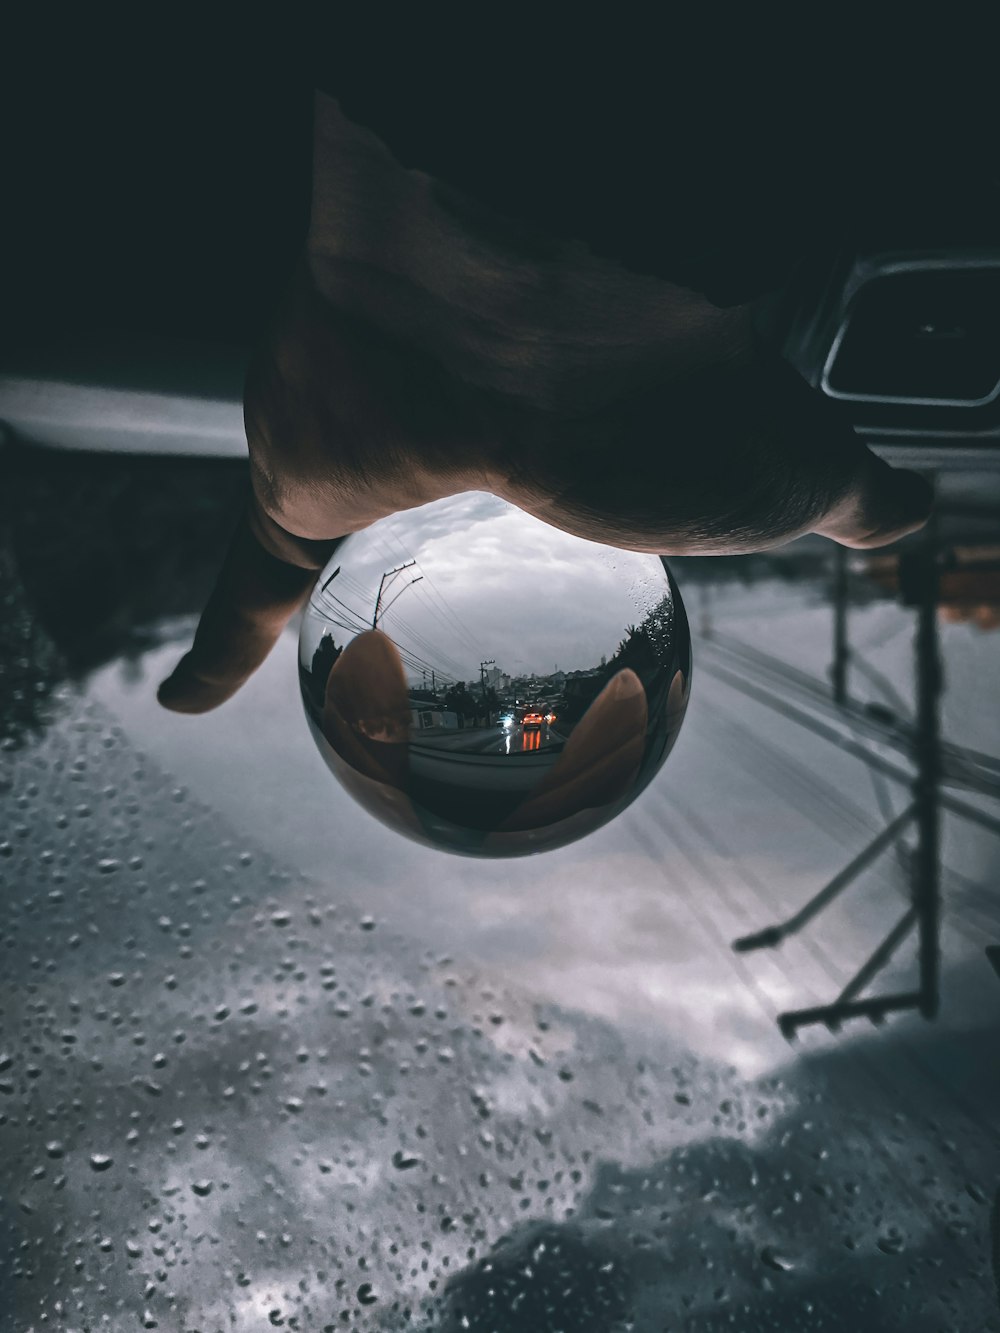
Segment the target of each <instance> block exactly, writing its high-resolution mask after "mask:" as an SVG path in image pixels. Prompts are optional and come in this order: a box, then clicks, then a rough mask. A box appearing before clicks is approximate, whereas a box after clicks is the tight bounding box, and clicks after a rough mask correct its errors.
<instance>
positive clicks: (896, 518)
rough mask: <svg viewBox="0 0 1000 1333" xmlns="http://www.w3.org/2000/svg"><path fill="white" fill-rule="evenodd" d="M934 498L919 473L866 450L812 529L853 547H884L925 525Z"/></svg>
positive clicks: (868, 548)
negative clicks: (843, 491)
mask: <svg viewBox="0 0 1000 1333" xmlns="http://www.w3.org/2000/svg"><path fill="white" fill-rule="evenodd" d="M933 499H934V489H933V487H932V486H931V483H930V482H929V481H928V480H927V479H926V478H925V477H922V476H921V475H920V473H919V472H910V471H908V470H907V469H904V468H893V467H890V466H889V465H888V464H887V463H885V462H883V461H882V459H880V458H877V457H876V456H875V454H873V453H872V452H871V450H870V449H865V450H864V451H863V454H862V455H861V457H860V458H859V459H858V462H857V465H856V467H855V469H854V471H853V473H852V475H851V478H850V481H849V484H848V488H847V490H846V492H845V493H844V495H843V496H842V497H841V498H840V499H839V500H838V501H837V503H836V504H835V505H834V506H833V507H832V508H831V509H830V510H828V511H827V513H826V514H825V515H824V517H823V519H822V520H821V522H820V523H818V524H817V525H816V528H815V529H814V530H815V531H816V532H818V533H820V534H821V535H822V536H824V537H830V538H832V539H833V540H834V541H835V542H839V543H840V544H841V545H842V546H849V547H853V548H854V549H856V550H870V549H871V548H873V547H876V546H887V545H888V544H889V543H890V542H894V541H897V540H898V539H899V538H900V537H905V536H906V535H907V534H908V533H911V532H916V531H918V530H919V529H920V528H922V527H923V526H924V524H925V523H926V522H927V519H928V517H929V516H930V511H931V504H932V502H933Z"/></svg>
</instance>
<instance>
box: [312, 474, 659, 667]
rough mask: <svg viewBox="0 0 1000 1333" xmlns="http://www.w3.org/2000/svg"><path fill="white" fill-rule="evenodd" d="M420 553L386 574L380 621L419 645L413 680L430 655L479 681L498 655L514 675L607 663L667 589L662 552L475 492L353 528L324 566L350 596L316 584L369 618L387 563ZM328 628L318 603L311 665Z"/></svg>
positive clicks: (403, 643)
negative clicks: (628, 547)
mask: <svg viewBox="0 0 1000 1333" xmlns="http://www.w3.org/2000/svg"><path fill="white" fill-rule="evenodd" d="M412 559H416V561H417V564H416V565H415V566H414V567H413V568H411V569H406V570H403V571H402V573H399V574H397V575H395V576H394V578H393V579H392V580H391V582H390V581H389V580H387V581H386V586H385V588H384V591H383V595H382V603H381V605H382V608H383V614H382V615H381V616H380V620H379V627H380V628H381V629H383V630H385V632H386V633H387V634H389V635H391V637H392V638H393V639H394V640H395V641H396V642H397V644H398V645H399V647H400V648H401V650H403V652H404V655H406V656H408V658H409V660H408V662H407V667H408V673H409V675H410V678H411V680H413V679H419V677H420V674H421V673H420V666H419V663H427V664H428V666H431V665H433V666H434V668H435V670H436V671H438V672H440V673H444V674H445V675H446V676H452V677H458V678H459V679H463V680H478V679H479V664H480V662H481V661H485V660H488V659H490V658H492V659H494V660H495V661H496V665H497V666H498V667H500V668H501V669H502V670H503V671H506V672H509V673H510V674H511V675H519V674H528V673H530V672H536V673H537V674H539V675H543V674H546V673H548V672H550V671H553V670H554V669H555V667H556V665H558V666H559V668H560V669H562V670H563V671H574V670H580V669H586V668H588V667H592V666H596V665H597V664H598V663H599V661H600V659H601V656H602V654H604V655H606V656H608V657H610V656H611V654H612V653H613V652H614V650H615V648H616V647H617V646H618V643H619V640H620V639H621V638H622V637H623V635H624V632H625V629H626V626H627V625H629V624H637V623H638V622H639V621H640V620H641V619H642V618H643V616H645V615H646V613H647V612H648V611H649V610H650V609H651V608H652V607H653V606H654V605H655V604H656V603H657V602H658V601H659V600H660V598H661V597H663V595H664V594H665V593H666V592H667V591H668V585H667V580H666V576H665V574H664V573H663V568H662V565H661V563H660V560H659V558H658V557H657V556H651V555H639V554H636V553H634V552H629V551H619V550H616V549H614V548H613V547H609V546H603V545H600V544H598V543H597V542H588V541H584V540H583V539H582V538H580V537H571V536H569V535H568V534H567V533H564V532H561V531H559V530H558V529H557V528H553V527H550V526H549V525H548V524H545V523H542V522H541V521H540V520H539V519H536V518H532V517H531V516H530V515H528V514H525V513H522V512H521V510H519V509H515V508H514V507H513V506H512V505H509V504H507V503H506V502H505V501H503V500H499V499H497V498H496V496H493V495H487V494H485V493H484V492H480V491H473V492H468V493H466V494H464V495H458V496H453V497H450V498H449V499H446V500H437V501H435V502H434V503H432V504H429V505H423V506H422V507H420V508H419V509H411V510H408V511H406V512H404V513H401V514H395V515H393V517H391V518H388V519H383V520H382V521H381V522H379V523H376V524H374V525H373V526H372V527H371V528H368V529H366V530H365V531H364V532H360V533H356V534H355V535H353V536H352V537H350V538H349V539H348V540H347V541H346V542H345V543H344V545H343V546H342V547H341V548H340V550H339V551H338V552H337V554H336V556H335V558H334V560H333V561H332V562H331V566H330V567H328V569H327V570H326V571H325V572H324V575H323V579H326V578H328V577H329V575H330V574H331V573H332V572H333V569H335V568H336V567H337V566H338V565H339V566H340V567H341V572H340V574H338V575H337V577H336V578H335V579H334V580H333V582H332V583H331V584H330V587H329V594H331V595H333V596H336V597H337V598H339V599H340V603H342V605H341V604H338V602H336V601H333V600H332V598H331V597H329V596H328V597H324V598H322V599H321V598H320V596H319V593H318V590H317V592H316V593H315V594H314V596H313V599H312V600H313V608H315V607H316V606H318V605H319V604H320V603H321V602H322V603H323V605H324V608H325V610H326V612H327V614H329V615H330V616H334V617H337V618H338V619H341V620H343V621H345V622H348V623H350V624H352V625H354V626H356V627H357V629H360V627H361V624H362V622H364V623H365V624H367V625H369V626H370V625H371V620H372V615H373V612H374V609H375V602H376V598H377V596H378V588H379V580H380V579H381V577H382V574H383V573H384V572H385V571H387V570H391V569H392V568H393V567H394V566H397V565H401V564H403V563H404V561H407V560H412ZM418 575H419V576H421V578H420V581H419V582H415V583H414V582H412V580H413V579H415V578H416V577H417V576H418ZM320 581H321V582H322V581H323V580H322V579H321V580H320ZM397 597H398V600H395V599H396V598H397ZM328 628H330V629H331V631H332V633H333V635H334V638H335V639H336V641H337V643H339V644H342V643H344V642H349V641H350V638H351V637H353V636H352V633H351V632H350V631H348V630H347V629H346V628H345V627H344V626H343V625H331V626H328ZM323 629H324V624H323V622H322V620H321V619H320V618H319V616H318V614H317V613H316V611H315V610H314V609H311V611H310V614H309V615H308V616H307V618H306V621H305V628H304V638H303V646H302V656H303V660H304V661H305V662H306V663H307V664H308V661H309V660H310V659H311V655H312V652H313V650H314V648H315V645H316V643H317V642H318V639H319V636H320V634H321V633H322V631H323Z"/></svg>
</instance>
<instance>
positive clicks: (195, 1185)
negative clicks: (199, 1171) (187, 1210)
mask: <svg viewBox="0 0 1000 1333" xmlns="http://www.w3.org/2000/svg"><path fill="white" fill-rule="evenodd" d="M191 1188H192V1189H193V1190H194V1192H195V1194H197V1195H198V1197H199V1198H200V1199H204V1198H205V1197H206V1196H207V1195H209V1194H211V1193H212V1182H211V1181H210V1180H195V1181H192V1183H191Z"/></svg>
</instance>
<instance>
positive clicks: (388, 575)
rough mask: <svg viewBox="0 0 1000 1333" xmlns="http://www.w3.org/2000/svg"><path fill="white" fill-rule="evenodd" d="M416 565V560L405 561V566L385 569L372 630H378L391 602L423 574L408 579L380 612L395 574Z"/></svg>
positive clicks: (376, 601) (379, 588) (379, 587)
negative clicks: (381, 616)
mask: <svg viewBox="0 0 1000 1333" xmlns="http://www.w3.org/2000/svg"><path fill="white" fill-rule="evenodd" d="M416 563H417V562H416V560H407V561H406V563H405V564H402V565H397V566H396V567H395V569H387V570H386V571H385V572H384V573H383V575H382V577H381V579H379V585H378V596H377V597H376V598H375V614H374V615H373V616H372V629H378V619H379V616H380V615H385V612H386V611H388V609H389V606H392V602H395V601H396V600H397V598H399V597H401V596H402V595H403V593H404V592H406V589H407V588H412V587H413V585H414V584H415V583H419V582H420V580H421V579H422V578H423V574H418V575H417V577H416V578H415V579H410V581H409V583H407V584H406V585H405V587H402V588H400V590H399V592H397V593H396V596H395V597H394V598H393V599H392V602H390V603H389V606H387V607H386V608H385V610H384V611H383V610H382V594H383V593H384V592H385V590H386V588H387V587H388V586H389V584H390V583H391V582H392V581H393V579H394V578H395V577H396V575H397V574H402V572H403V570H404V569H411V568H412V567H413V566H414V565H415V564H416ZM338 572H339V571H338ZM331 577H332V576H331Z"/></svg>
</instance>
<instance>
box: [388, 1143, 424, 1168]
mask: <svg viewBox="0 0 1000 1333" xmlns="http://www.w3.org/2000/svg"><path fill="white" fill-rule="evenodd" d="M422 1160H423V1159H422V1158H421V1156H420V1154H419V1153H412V1152H404V1150H403V1149H402V1148H397V1149H396V1151H395V1152H394V1153H393V1154H392V1164H393V1166H394V1167H396V1169H397V1170H399V1171H408V1170H409V1169H410V1167H412V1166H417V1165H418V1164H419V1163H420V1162H421V1161H422Z"/></svg>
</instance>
